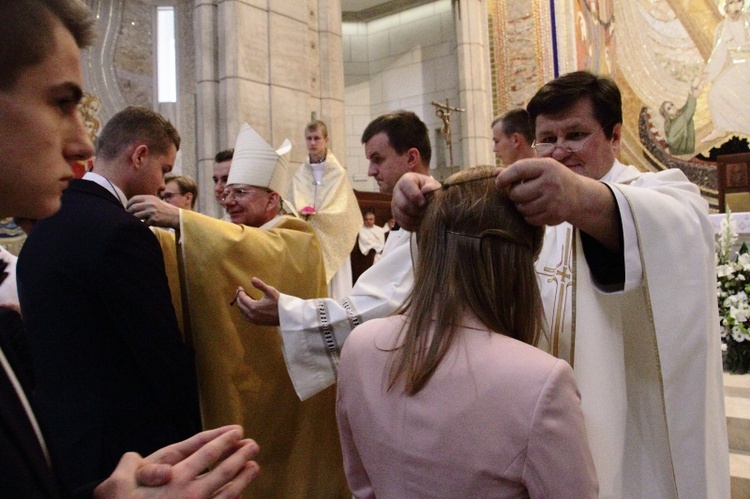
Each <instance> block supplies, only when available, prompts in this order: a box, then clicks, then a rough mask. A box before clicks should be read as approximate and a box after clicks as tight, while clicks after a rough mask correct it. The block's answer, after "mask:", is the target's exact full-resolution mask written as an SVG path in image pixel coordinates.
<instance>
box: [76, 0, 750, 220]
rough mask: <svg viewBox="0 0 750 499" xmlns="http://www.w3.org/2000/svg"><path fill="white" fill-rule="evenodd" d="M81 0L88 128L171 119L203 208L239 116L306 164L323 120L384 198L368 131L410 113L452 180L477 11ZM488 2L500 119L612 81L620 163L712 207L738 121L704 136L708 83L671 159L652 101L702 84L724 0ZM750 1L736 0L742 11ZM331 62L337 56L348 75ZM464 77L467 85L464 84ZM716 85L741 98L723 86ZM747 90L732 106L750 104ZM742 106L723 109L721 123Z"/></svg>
mask: <svg viewBox="0 0 750 499" xmlns="http://www.w3.org/2000/svg"><path fill="white" fill-rule="evenodd" d="M86 1H87V3H88V4H89V6H90V7H91V8H92V9H93V10H94V11H95V13H96V14H97V16H98V17H99V22H98V24H97V30H98V41H97V44H96V45H95V46H94V47H92V48H91V49H90V50H88V51H86V52H85V53H84V58H83V65H84V68H83V69H84V81H85V85H86V91H87V92H88V93H90V94H91V95H92V96H93V97H94V98H95V99H96V100H97V102H92V103H91V104H90V109H89V112H90V113H91V114H92V115H93V114H95V115H96V116H95V118H94V120H95V121H96V122H95V123H90V124H88V125H89V126H90V127H91V129H92V131H95V130H100V129H101V126H103V125H104V124H105V123H106V121H107V120H108V119H109V117H110V116H111V115H112V114H114V113H115V112H116V111H117V110H119V109H121V108H122V107H124V106H126V105H129V104H138V105H146V106H149V107H152V108H154V109H157V110H158V111H160V112H162V113H163V114H165V115H166V116H168V117H169V118H170V119H172V120H173V121H174V122H175V124H176V125H177V126H178V129H179V130H180V132H181V135H182V137H183V144H182V148H181V149H182V150H181V152H180V158H179V159H178V162H177V165H176V168H175V170H176V171H177V172H182V173H186V174H189V175H191V176H194V177H196V178H197V179H198V181H199V184H200V186H201V198H202V199H201V200H200V202H199V208H200V209H201V211H204V212H210V211H212V209H215V208H216V207H215V206H214V203H213V201H212V199H211V194H210V193H211V185H210V183H211V181H210V175H211V173H210V168H211V165H212V156H213V154H214V153H215V152H216V150H218V149H220V148H224V147H228V146H231V142H232V137H233V136H234V134H235V133H236V130H237V129H238V127H239V125H240V124H241V121H244V119H246V118H247V117H249V116H252V117H253V119H254V120H256V122H255V123H253V124H254V126H257V127H258V128H259V131H261V133H266V134H267V135H268V136H269V139H270V140H271V141H272V142H273V143H279V142H280V141H281V140H283V138H286V137H287V136H288V137H289V138H290V139H291V140H293V141H294V142H295V149H294V151H293V154H292V155H293V157H292V162H293V163H295V164H297V163H299V162H301V161H302V159H303V158H304V147H303V145H304V143H303V142H302V134H301V133H300V131H299V129H300V127H301V126H302V125H303V124H304V122H306V121H308V120H309V119H310V118H311V117H312V115H315V116H316V117H318V118H322V119H324V120H327V121H329V122H330V123H329V127H330V130H331V143H332V149H333V150H334V152H335V153H336V154H337V155H338V156H339V158H340V160H341V161H342V163H343V164H344V165H345V166H346V167H347V169H348V171H349V174H350V177H351V179H352V181H353V185H354V186H355V188H357V189H360V190H376V184H375V182H373V181H372V179H370V178H368V177H367V162H366V160H365V158H364V154H363V148H362V144H361V143H360V136H361V133H362V131H363V129H364V127H365V126H366V125H367V123H368V122H369V121H370V120H371V119H373V118H374V117H375V116H377V115H378V114H381V113H383V112H386V111H390V110H395V109H399V108H404V109H409V110H412V111H414V112H416V113H417V114H418V115H419V116H420V117H421V118H422V119H423V120H424V121H425V123H426V124H427V125H428V128H429V130H430V138H431V140H432V142H433V149H434V151H433V160H432V162H431V165H430V167H431V168H432V173H433V175H435V176H436V177H438V178H443V177H444V176H445V175H446V174H447V173H449V171H448V169H447V166H448V165H449V158H448V150H447V147H446V142H445V137H444V136H443V133H442V128H443V123H442V122H441V121H440V119H439V118H438V117H437V116H436V114H435V108H434V107H433V106H432V105H431V102H432V101H437V102H440V103H444V102H445V100H446V99H448V100H449V101H450V103H451V105H453V106H457V107H461V106H462V105H464V104H466V103H465V102H462V100H465V99H468V97H467V95H466V94H465V87H466V86H467V85H476V81H475V80H477V77H475V74H474V70H475V69H476V68H475V67H474V63H473V62H472V63H471V64H469V66H468V67H464V68H463V69H461V68H462V66H461V65H462V64H464V65H466V64H467V63H466V62H464V63H462V62H461V60H460V59H461V57H460V47H461V43H462V41H461V40H458V38H459V37H460V36H462V35H461V33H460V29H457V26H458V24H459V21H460V17H458V15H457V11H460V9H461V8H462V7H468V6H474V4H473V3H472V4H471V5H469V4H465V0H459V1H453V0H436V1H432V2H418V5H416V4H415V5H416V6H413V7H409V8H406V7H404V8H402V9H401V10H400V11H398V12H396V13H393V12H391V13H389V14H386V15H384V16H382V17H378V18H375V19H369V20H358V21H346V22H343V23H342V22H341V19H342V13H341V3H340V0H309V1H308V2H307V4H306V8H300V5H299V2H298V1H295V0H278V1H276V2H272V3H271V4H269V3H267V2H265V1H264V2H257V1H249V0H241V1H240V0H223V1H216V0H211V1H208V2H204V3H201V4H200V5H197V4H193V3H192V2H188V1H182V0H86ZM484 4H486V8H487V23H488V24H487V26H488V31H489V44H490V50H489V52H490V53H489V54H488V59H491V61H492V62H491V70H492V99H493V106H492V107H493V109H492V111H491V112H492V114H499V113H500V112H502V111H504V110H507V109H508V108H510V107H513V106H516V105H521V106H523V105H525V104H526V102H527V101H528V98H530V96H531V95H532V94H533V91H534V90H535V89H536V88H538V87H539V86H540V85H541V84H542V83H543V82H544V81H547V80H549V79H551V78H553V77H554V76H555V75H556V74H562V73H564V72H567V71H572V70H576V69H589V70H592V71H596V72H600V73H604V74H609V75H611V76H612V77H613V78H614V79H615V80H616V81H617V82H618V84H619V86H620V87H621V89H622V90H623V104H624V110H625V126H624V133H623V137H624V140H623V143H622V147H621V153H620V158H621V159H622V160H623V161H625V162H628V163H632V164H635V165H636V166H638V167H639V168H641V169H643V170H648V169H662V168H666V167H679V168H682V169H683V170H685V171H691V172H693V173H691V174H690V175H689V177H690V178H691V180H693V181H695V182H696V183H699V184H701V185H703V192H704V195H707V197H708V198H709V199H711V196H712V195H714V193H715V188H714V187H712V182H713V185H715V170H714V169H713V163H712V162H711V161H707V160H704V159H701V158H700V157H698V156H697V155H698V154H699V153H703V154H708V153H709V151H710V150H711V148H712V147H719V146H722V144H723V142H725V141H727V140H728V138H730V137H733V136H734V137H738V138H739V139H742V140H745V139H747V138H748V136H750V129H748V128H750V127H747V126H744V125H743V126H739V127H737V128H740V129H738V130H730V131H729V133H728V135H727V136H726V137H723V138H718V139H712V140H709V141H705V142H704V141H703V139H705V138H706V137H708V136H710V134H711V133H712V130H713V129H714V128H715V123H714V122H715V121H716V120H715V119H714V118H715V116H712V109H711V107H710V103H709V102H708V95H709V92H710V91H711V85H712V83H711V82H708V83H706V84H705V85H704V88H703V89H702V90H701V92H700V93H699V95H698V97H697V106H696V110H695V114H694V116H693V118H692V120H693V122H694V125H695V150H694V151H693V152H692V153H685V154H672V153H671V151H670V147H669V144H668V143H667V142H666V130H665V122H664V118H663V117H662V116H661V115H660V113H659V107H660V106H661V105H662V103H663V102H666V101H671V102H674V103H675V104H677V107H678V108H679V107H680V106H681V105H682V104H683V103H684V102H685V99H686V98H687V95H688V94H689V93H690V88H691V84H692V82H693V80H695V79H696V78H697V77H699V76H700V75H701V74H702V73H703V71H704V68H706V66H707V62H708V60H709V59H710V57H711V54H712V52H713V50H714V43H715V34H716V33H717V29H718V27H719V26H720V24H721V23H722V22H724V20H725V19H726V18H727V16H726V14H725V10H724V9H725V1H724V0H696V1H694V2H692V3H691V4H690V5H689V6H686V5H682V4H680V3H679V2H672V1H669V0H653V1H650V2H615V1H614V0H562V1H559V2H557V1H556V2H554V4H552V3H550V2H548V1H545V0H530V1H529V0H486V1H485V2H483V5H484ZM749 4H750V2H748V1H745V2H743V3H742V8H743V11H742V15H743V16H745V18H746V17H747V16H748V15H749V14H748V10H749V9H750V5H749ZM158 5H173V6H174V7H175V20H176V40H175V43H176V49H177V52H178V64H177V68H178V81H179V84H178V98H177V102H176V103H158V102H157V100H156V97H155V91H154V87H155V84H154V83H155V61H154V59H155V57H154V53H155V51H154V16H155V9H156V6H158ZM553 7H554V8H553ZM261 35H263V36H261ZM748 36H750V35H748ZM641 40H648V43H641V42H640V41H641ZM337 53H338V54H343V55H342V56H341V55H339V56H335V54H337ZM338 57H343V68H342V67H341V66H339V65H338V64H339V63H338V62H337V61H338V60H340V59H338ZM747 64H748V63H747V62H744V63H743V62H742V61H739V60H737V61H735V62H734V68H735V69H734V71H735V73H733V74H739V75H744V74H746V73H747V70H746V67H747ZM480 73H481V71H477V72H476V74H480ZM467 74H468V75H469V76H468V78H469V80H471V81H470V82H463V83H462V78H463V79H466V78H467ZM730 76H731V74H730ZM727 78H729V77H727ZM725 79H726V78H725ZM735 79H738V78H735ZM738 81H739V79H738ZM723 84H724V85H725V87H726V88H727V89H728V90H727V92H732V87H731V86H730V85H727V84H726V82H725V83H723ZM742 85H744V84H742ZM742 85H740V87H741V89H742V88H745V87H744V86H742ZM741 89H740V90H741ZM740 90H735V92H738V91H740ZM462 92H464V93H462ZM741 97H742V96H740V98H738V99H735V100H736V101H737V102H740V103H741V101H742V98H741ZM745 100H746V99H745ZM282 103H283V104H282ZM733 111H734V110H733V109H731V108H723V109H721V110H719V108H718V107H715V109H714V111H713V114H718V113H719V112H722V113H724V114H732V112H733ZM735 114H736V113H735ZM478 127H479V124H476V123H474V124H472V125H471V126H468V125H467V122H466V120H465V117H461V119H457V115H454V116H453V119H452V120H451V132H452V139H453V140H452V144H453V158H454V164H459V163H460V162H461V161H462V159H464V158H465V157H468V156H466V155H464V154H463V152H468V151H469V150H470V148H471V147H475V148H476V147H477V146H476V145H475V146H469V145H467V144H469V143H468V142H466V141H465V139H466V138H467V136H468V135H471V134H476V133H478V132H477V130H478ZM462 128H466V129H465V130H463V129H462ZM475 129H477V130H475ZM479 131H481V130H479ZM282 135H283V136H284V137H282ZM478 144H481V142H478ZM462 148H465V149H466V151H462ZM469 156H470V155H469ZM696 172H697V173H696Z"/></svg>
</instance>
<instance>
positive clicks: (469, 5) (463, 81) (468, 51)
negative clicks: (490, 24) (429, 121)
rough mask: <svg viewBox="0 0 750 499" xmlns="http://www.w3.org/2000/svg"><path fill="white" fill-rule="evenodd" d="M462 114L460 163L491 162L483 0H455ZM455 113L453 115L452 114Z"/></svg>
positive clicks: (486, 43) (484, 3)
mask: <svg viewBox="0 0 750 499" xmlns="http://www.w3.org/2000/svg"><path fill="white" fill-rule="evenodd" d="M453 9H454V17H455V19H456V40H457V48H458V50H457V52H458V74H459V98H460V100H461V104H460V107H462V108H464V109H466V112H465V113H457V114H460V116H461V130H462V131H463V133H462V134H461V135H462V136H461V150H462V158H461V161H460V164H461V166H463V167H470V166H478V165H494V164H495V159H494V158H493V155H492V131H491V129H490V124H491V123H492V87H491V82H490V81H491V80H490V59H489V54H490V48H489V36H488V32H487V2H486V0H454V3H453ZM454 116H455V115H454Z"/></svg>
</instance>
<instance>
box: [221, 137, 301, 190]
mask: <svg viewBox="0 0 750 499" xmlns="http://www.w3.org/2000/svg"><path fill="white" fill-rule="evenodd" d="M291 150H292V143H291V142H289V139H285V140H284V143H283V144H281V147H279V148H278V149H276V150H274V148H273V147H271V146H270V145H269V144H268V142H266V141H265V140H264V139H263V137H261V136H260V135H258V133H257V132H256V131H255V130H253V129H252V127H251V126H250V125H248V124H247V123H244V124H243V125H242V127H241V128H240V133H239V134H238V135H237V142H236V143H235V145H234V157H233V158H232V166H231V168H230V169H229V177H228V178H227V185H232V184H246V185H252V186H255V187H265V188H268V189H271V190H272V191H274V192H277V193H279V194H283V193H284V192H285V191H286V185H287V178H288V176H289V151H291Z"/></svg>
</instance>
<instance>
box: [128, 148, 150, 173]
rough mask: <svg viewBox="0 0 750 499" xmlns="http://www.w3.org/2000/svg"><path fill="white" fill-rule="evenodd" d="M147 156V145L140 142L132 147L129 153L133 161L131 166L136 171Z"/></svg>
mask: <svg viewBox="0 0 750 499" xmlns="http://www.w3.org/2000/svg"><path fill="white" fill-rule="evenodd" d="M147 158H148V146H147V145H146V144H140V145H137V146H135V147H134V148H133V152H132V153H130V161H131V162H132V163H133V168H134V169H135V170H136V171H138V170H140V169H141V167H142V166H143V165H144V164H145V162H146V159H147Z"/></svg>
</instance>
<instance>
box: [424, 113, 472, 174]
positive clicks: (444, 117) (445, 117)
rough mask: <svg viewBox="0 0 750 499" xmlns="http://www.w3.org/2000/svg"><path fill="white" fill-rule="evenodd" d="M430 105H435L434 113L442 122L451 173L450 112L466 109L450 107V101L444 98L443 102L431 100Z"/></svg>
mask: <svg viewBox="0 0 750 499" xmlns="http://www.w3.org/2000/svg"><path fill="white" fill-rule="evenodd" d="M432 105H433V106H435V114H436V115H437V117H438V118H440V120H441V121H442V122H443V128H442V129H441V131H442V132H443V137H445V143H446V145H447V146H448V158H449V160H450V167H451V173H453V141H452V139H451V112H452V111H456V112H457V113H463V112H465V111H466V109H460V108H457V107H451V103H450V101H449V100H448V99H447V98H446V99H445V104H441V103H439V102H436V101H432Z"/></svg>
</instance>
